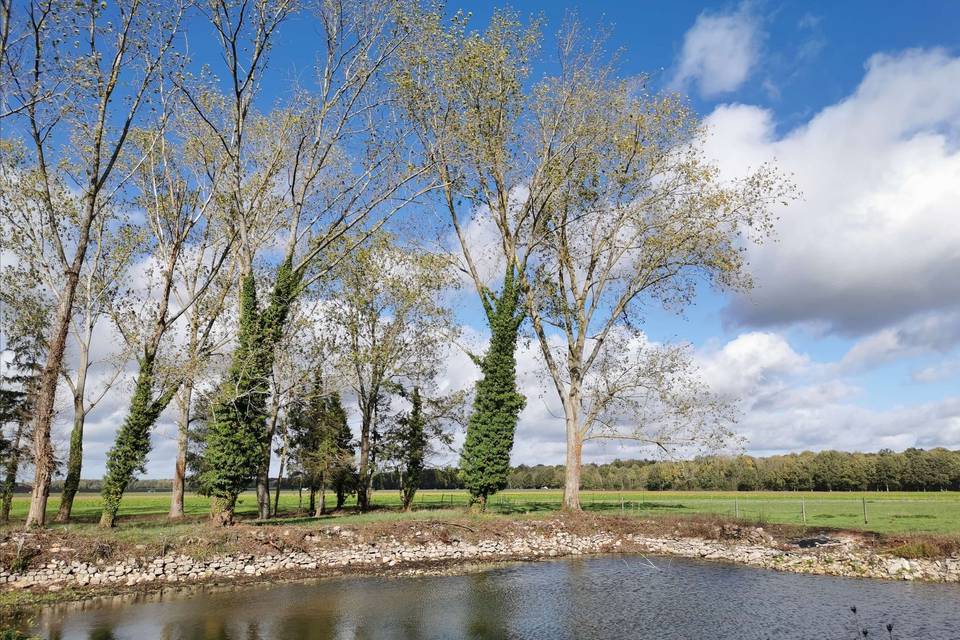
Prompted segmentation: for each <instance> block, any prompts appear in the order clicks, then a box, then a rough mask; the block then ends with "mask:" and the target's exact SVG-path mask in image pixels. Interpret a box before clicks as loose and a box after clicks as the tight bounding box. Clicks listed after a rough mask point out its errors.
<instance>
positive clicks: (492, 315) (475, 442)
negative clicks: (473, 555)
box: [460, 265, 526, 511]
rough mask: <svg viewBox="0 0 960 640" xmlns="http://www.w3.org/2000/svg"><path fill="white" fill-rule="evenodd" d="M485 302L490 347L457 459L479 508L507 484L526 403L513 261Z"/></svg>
mask: <svg viewBox="0 0 960 640" xmlns="http://www.w3.org/2000/svg"><path fill="white" fill-rule="evenodd" d="M483 302H484V310H485V311H486V314H487V320H488V323H489V325H490V346H489V347H488V348H487V352H486V354H484V355H483V357H482V358H478V364H479V366H480V374H481V377H480V380H479V381H478V382H477V385H476V394H475V395H474V400H473V412H472V413H471V415H470V419H469V421H468V423H467V437H466V441H465V442H464V445H463V453H462V455H461V458H460V475H461V478H462V479H463V483H464V486H465V487H466V488H467V489H468V490H469V491H470V497H471V501H472V502H474V503H479V504H480V510H481V511H483V510H485V509H486V506H487V498H488V497H489V496H490V495H491V494H493V493H496V492H497V491H499V490H501V489H504V488H506V486H507V479H508V476H509V474H510V451H511V450H512V449H513V436H514V432H515V431H516V428H517V418H518V417H519V416H520V412H521V411H522V410H523V407H524V404H525V403H526V400H525V398H524V397H523V395H522V394H520V393H519V392H518V391H517V358H516V355H515V352H516V347H517V335H518V332H519V330H520V325H521V324H522V322H523V319H524V314H523V311H522V309H521V305H520V287H519V284H518V283H517V281H516V275H515V273H514V268H513V266H512V265H508V266H507V270H506V275H505V277H504V281H503V289H502V290H501V292H500V295H499V296H498V297H494V296H492V295H487V296H484V300H483Z"/></svg>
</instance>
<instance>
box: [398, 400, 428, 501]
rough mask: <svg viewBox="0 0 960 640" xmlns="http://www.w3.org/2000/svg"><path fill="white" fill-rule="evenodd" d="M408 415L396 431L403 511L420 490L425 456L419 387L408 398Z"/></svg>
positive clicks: (425, 448)
mask: <svg viewBox="0 0 960 640" xmlns="http://www.w3.org/2000/svg"><path fill="white" fill-rule="evenodd" d="M410 402H411V404H412V406H411V408H410V413H408V414H407V415H406V416H404V417H402V418H401V419H400V421H399V425H398V427H399V428H398V430H397V436H398V438H397V440H398V442H397V444H398V445H399V453H400V456H399V462H400V499H401V501H402V503H403V510H404V511H409V510H410V507H411V505H412V504H413V498H414V496H415V495H416V494H417V489H419V488H420V480H421V476H422V475H423V465H424V460H425V459H426V455H427V444H428V443H427V431H426V420H425V418H424V415H423V399H422V398H421V397H420V387H414V388H413V393H412V394H411V397H410Z"/></svg>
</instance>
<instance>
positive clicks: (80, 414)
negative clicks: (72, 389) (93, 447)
mask: <svg viewBox="0 0 960 640" xmlns="http://www.w3.org/2000/svg"><path fill="white" fill-rule="evenodd" d="M78 386H79V385H78ZM85 421H86V412H85V411H84V407H83V395H82V394H81V395H80V396H74V399H73V429H72V430H71V431H70V453H69V455H68V458H67V476H66V477H65V478H64V480H63V493H62V494H61V496H60V507H59V509H58V510H57V517H56V522H68V521H69V520H70V512H71V511H72V510H73V499H74V497H75V496H76V495H77V491H78V490H79V489H80V471H81V468H82V466H83V425H84V422H85Z"/></svg>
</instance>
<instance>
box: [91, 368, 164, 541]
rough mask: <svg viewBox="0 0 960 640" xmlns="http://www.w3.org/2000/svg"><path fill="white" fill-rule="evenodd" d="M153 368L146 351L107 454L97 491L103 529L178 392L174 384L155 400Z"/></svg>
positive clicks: (112, 517) (143, 461) (140, 469)
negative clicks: (101, 508) (101, 500)
mask: <svg viewBox="0 0 960 640" xmlns="http://www.w3.org/2000/svg"><path fill="white" fill-rule="evenodd" d="M155 368H156V353H155V352H152V351H148V352H147V353H145V354H144V355H143V357H141V358H140V372H139V374H138V375H137V382H136V385H135V386H134V390H133V398H131V400H130V411H129V413H127V418H126V419H125V420H124V421H123V424H122V425H121V426H120V431H119V432H117V439H116V440H115V441H114V444H113V447H111V448H110V451H109V452H108V453H107V475H106V476H105V477H104V479H103V488H102V489H101V491H100V495H101V496H102V497H103V513H102V514H101V516H100V525H101V526H104V527H112V526H113V523H114V520H115V519H116V516H117V511H118V510H119V509H120V499H121V498H122V497H123V492H124V491H126V490H127V486H128V485H129V484H130V482H132V481H133V479H134V477H135V475H136V474H137V473H142V472H143V468H144V465H145V464H146V461H147V455H148V454H149V453H150V431H151V429H153V425H154V424H156V422H157V419H158V418H159V417H160V414H161V413H163V410H164V409H166V408H167V405H168V404H170V401H171V400H172V399H173V395H174V393H176V390H177V387H176V386H175V385H171V386H170V387H169V388H167V389H166V390H165V391H164V393H163V394H162V395H161V396H160V397H158V398H156V399H154V398H153V380H154V371H155Z"/></svg>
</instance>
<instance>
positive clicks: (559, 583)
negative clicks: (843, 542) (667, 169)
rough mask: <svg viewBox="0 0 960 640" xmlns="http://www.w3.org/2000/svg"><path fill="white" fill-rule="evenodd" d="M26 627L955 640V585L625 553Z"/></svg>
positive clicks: (353, 581) (959, 602)
mask: <svg viewBox="0 0 960 640" xmlns="http://www.w3.org/2000/svg"><path fill="white" fill-rule="evenodd" d="M851 607H856V613H854V612H852V611H851ZM30 618H31V622H32V626H33V629H32V631H33V633H35V634H39V635H40V636H41V637H43V638H56V639H59V640H108V639H110V640H121V639H122V640H127V639H130V640H147V639H153V638H158V639H162V640H228V639H229V640H268V639H270V640H273V639H284V640H287V639H303V640H320V639H326V638H550V639H555V638H650V639H657V640H674V639H676V640H689V639H693V638H709V639H717V640H723V639H730V640H733V639H736V640H741V639H744V640H746V639H754V638H756V639H758V640H759V639H765V638H771V639H774V638H775V639H783V638H798V639H799V638H804V639H806V638H811V639H814V638H815V639H818V640H819V639H824V638H827V639H833V638H836V639H846V638H848V639H851V640H853V639H854V638H863V637H865V636H863V634H862V630H863V629H866V630H867V631H868V634H869V635H868V636H866V637H868V638H884V639H886V638H890V637H891V636H892V637H893V638H901V639H903V640H907V639H912V640H921V639H930V640H949V639H955V638H960V586H957V585H937V584H914V583H909V582H884V581H873V580H855V579H846V578H833V577H824V576H809V575H798V574H790V573H778V572H775V571H767V570H762V569H753V568H749V567H742V566H735V565H729V564H718V563H710V562H705V561H694V560H680V559H669V558H646V557H642V556H634V555H623V556H601V557H592V558H579V559H570V560H558V561H552V562H537V563H529V564H515V565H507V566H502V567H499V568H495V569H490V570H486V571H483V572H479V573H470V574H467V575H460V576H429V577H407V578H342V579H331V580H321V581H312V582H286V583H277V584H268V585H257V586H247V587H238V588H233V589H223V588H220V589H211V588H195V589H192V590H172V591H168V592H166V593H163V594H161V595H151V596H139V597H137V598H133V599H131V598H130V597H126V598H110V599H103V600H99V601H89V602H85V603H78V604H65V605H56V606H50V607H44V608H41V609H38V610H36V611H33V612H31V613H30ZM888 624H892V625H893V627H892V633H891V632H889V631H888V630H887V625H888Z"/></svg>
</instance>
